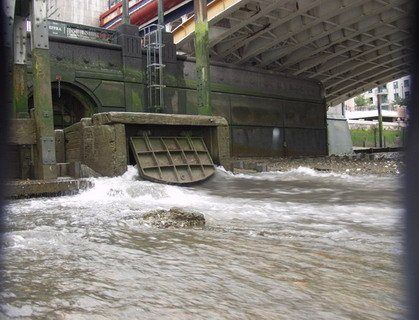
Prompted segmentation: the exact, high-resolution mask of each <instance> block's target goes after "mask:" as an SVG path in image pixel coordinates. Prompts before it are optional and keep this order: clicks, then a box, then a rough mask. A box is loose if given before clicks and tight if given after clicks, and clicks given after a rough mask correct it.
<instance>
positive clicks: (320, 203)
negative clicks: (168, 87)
mask: <svg viewBox="0 0 419 320" xmlns="http://www.w3.org/2000/svg"><path fill="white" fill-rule="evenodd" d="M93 181H94V183H95V187H94V188H93V189H91V190H88V191H85V192H83V193H81V194H78V195H73V196H65V197H57V198H39V199H29V200H19V201H12V202H11V203H10V204H9V205H8V207H7V208H6V209H7V212H8V217H7V223H8V226H7V230H6V234H5V241H6V249H5V252H6V255H5V261H4V266H5V270H4V278H3V281H4V283H3V292H2V302H1V305H2V311H1V313H0V318H2V319H3V318H4V319H9V318H10V319H14V318H17V319H333V320H337V319H351V320H352V319H380V320H381V319H403V318H404V307H403V288H402V283H403V277H402V272H401V270H402V267H401V260H402V250H401V241H402V223H401V218H402V212H403V211H402V204H401V202H400V191H401V190H400V183H399V181H398V178H396V177H378V176H368V177H353V176H346V175H335V174H330V173H316V172H314V171H312V170H310V169H305V168H299V169H297V170H293V171H290V172H284V173H279V172H273V173H260V174H254V175H250V174H249V175H243V174H238V175H232V174H230V173H228V172H224V171H222V170H218V171H217V173H216V176H215V177H214V178H212V179H211V180H209V181H207V182H205V183H203V184H200V185H197V186H193V187H188V188H185V187H178V186H167V185H162V184H155V183H151V182H146V181H140V180H138V177H137V176H136V171H135V169H134V168H133V167H130V168H129V171H128V172H127V173H126V174H125V175H124V176H122V177H118V178H100V179H94V180H93ZM171 207H180V208H184V209H188V210H189V209H191V210H193V211H198V212H201V213H204V215H205V218H206V220H207V226H206V227H205V228H204V229H203V230H202V229H201V230H198V229H192V230H186V229H157V228H155V227H152V226H149V225H146V224H144V223H143V222H142V220H141V215H142V214H143V213H144V212H147V211H150V210H154V209H169V208H171Z"/></svg>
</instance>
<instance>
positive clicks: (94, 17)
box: [47, 0, 119, 27]
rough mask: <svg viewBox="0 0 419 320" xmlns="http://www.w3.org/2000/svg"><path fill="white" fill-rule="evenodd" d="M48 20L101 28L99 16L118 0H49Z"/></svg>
mask: <svg viewBox="0 0 419 320" xmlns="http://www.w3.org/2000/svg"><path fill="white" fill-rule="evenodd" d="M47 1H48V3H47V5H48V18H49V19H53V20H60V21H66V22H72V23H78V24H83V25H88V26H93V27H98V26H99V16H100V15H101V14H102V13H103V12H105V11H106V10H108V9H109V6H110V5H112V4H113V3H115V2H119V1H117V0H113V1H112V0H71V1H69V0H47Z"/></svg>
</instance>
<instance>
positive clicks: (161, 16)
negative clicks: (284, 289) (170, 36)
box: [157, 0, 164, 26]
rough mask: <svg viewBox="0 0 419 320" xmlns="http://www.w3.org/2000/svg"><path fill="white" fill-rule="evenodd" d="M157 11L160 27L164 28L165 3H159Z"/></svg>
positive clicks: (160, 1) (161, 0)
mask: <svg viewBox="0 0 419 320" xmlns="http://www.w3.org/2000/svg"><path fill="white" fill-rule="evenodd" d="M157 5H158V6H157V10H158V14H159V15H158V22H157V23H158V24H159V25H160V26H164V1H163V0H159V2H158V3H157Z"/></svg>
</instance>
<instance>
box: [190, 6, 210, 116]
mask: <svg viewBox="0 0 419 320" xmlns="http://www.w3.org/2000/svg"><path fill="white" fill-rule="evenodd" d="M194 10H195V56H196V74H197V85H196V90H197V97H198V99H197V100H198V114H202V115H212V108H211V96H210V94H211V88H210V74H209V70H210V69H209V49H208V48H209V40H208V19H207V1H205V0H194Z"/></svg>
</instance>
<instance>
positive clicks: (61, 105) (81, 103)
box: [28, 82, 97, 129]
mask: <svg viewBox="0 0 419 320" xmlns="http://www.w3.org/2000/svg"><path fill="white" fill-rule="evenodd" d="M51 93H52V107H53V113H54V129H64V128H66V127H68V126H70V125H72V124H74V123H76V122H79V121H80V120H81V119H82V118H85V117H90V116H92V115H93V114H94V113H95V112H97V104H96V103H95V101H94V100H93V99H92V98H91V97H90V96H89V95H88V94H87V93H86V92H83V90H82V89H80V88H78V87H76V86H74V85H72V84H69V83H62V82H61V83H60V84H59V83H58V82H52V83H51ZM28 108H29V111H30V110H31V109H32V108H34V103H33V94H31V95H30V96H29V100H28Z"/></svg>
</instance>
